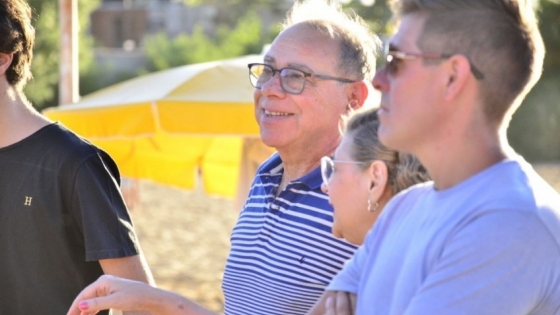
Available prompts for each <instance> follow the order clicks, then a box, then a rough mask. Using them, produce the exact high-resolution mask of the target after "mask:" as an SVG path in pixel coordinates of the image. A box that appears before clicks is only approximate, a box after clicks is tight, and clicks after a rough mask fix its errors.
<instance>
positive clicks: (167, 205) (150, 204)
mask: <svg viewBox="0 0 560 315" xmlns="http://www.w3.org/2000/svg"><path fill="white" fill-rule="evenodd" d="M535 169H536V170H537V171H538V172H539V173H540V174H541V175H542V176H543V177H544V178H545V179H546V180H547V181H548V182H549V183H550V184H551V185H553V186H554V187H555V188H556V190H557V191H559V192H560V163H557V164H552V163H551V164H538V165H536V166H535ZM233 208H234V201H233V200H228V199H220V198H215V197H209V196H207V195H205V194H204V193H203V192H202V191H200V190H195V191H184V190H179V189H175V188H170V187H164V186H160V185H156V184H153V183H150V182H140V203H139V205H138V206H137V207H135V208H134V210H133V211H132V218H133V221H134V224H135V227H136V231H137V233H138V238H139V239H140V242H141V245H142V248H143V250H144V254H145V255H146V258H147V260H148V263H149V264H150V267H151V269H152V272H153V274H154V277H155V279H156V282H157V283H158V285H159V286H160V287H161V288H164V289H168V290H173V291H176V292H178V293H181V294H183V295H185V296H187V297H189V298H191V299H193V300H195V301H197V302H199V303H201V304H203V305H205V306H206V307H208V308H209V309H211V310H214V311H217V312H222V311H223V296H222V291H221V287H220V285H221V280H222V275H223V269H224V265H225V260H226V257H227V252H228V250H229V234H230V231H231V229H232V227H233V225H234V223H235V220H236V218H237V215H238V213H237V211H236V210H235V209H233Z"/></svg>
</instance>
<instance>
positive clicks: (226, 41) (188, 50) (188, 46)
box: [145, 11, 265, 71]
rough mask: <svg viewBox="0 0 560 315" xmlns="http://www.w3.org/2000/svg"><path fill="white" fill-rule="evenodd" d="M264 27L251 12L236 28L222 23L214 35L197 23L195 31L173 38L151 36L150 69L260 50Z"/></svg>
mask: <svg viewBox="0 0 560 315" xmlns="http://www.w3.org/2000/svg"><path fill="white" fill-rule="evenodd" d="M261 29H262V27H261V20H260V19H259V18H258V16H257V15H256V14H255V13H254V12H252V11H250V12H248V13H246V14H245V15H244V16H243V17H242V18H241V19H240V20H239V22H238V23H237V25H236V26H235V27H234V28H233V29H231V28H230V27H228V26H227V25H225V24H222V25H219V26H218V27H217V30H216V32H215V35H214V36H213V37H209V36H208V35H207V34H205V33H204V30H203V29H202V27H201V26H196V27H195V29H194V32H193V33H192V34H181V35H179V36H176V37H175V38H171V39H170V38H169V37H168V36H167V35H166V34H164V33H159V34H157V35H155V36H151V37H148V38H146V40H145V51H146V54H147V57H148V60H149V63H148V71H154V70H162V69H167V68H171V67H176V66H181V65H186V64H192V63H199V62H205V61H212V60H219V59H225V58H231V57H237V56H241V55H245V54H251V53H260V52H261V50H262V46H263V45H264V44H265V42H264V41H263V36H262V32H261Z"/></svg>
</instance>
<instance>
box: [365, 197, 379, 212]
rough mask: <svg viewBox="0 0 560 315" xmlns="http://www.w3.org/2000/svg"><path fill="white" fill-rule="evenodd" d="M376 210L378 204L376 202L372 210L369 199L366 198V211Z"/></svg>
mask: <svg viewBox="0 0 560 315" xmlns="http://www.w3.org/2000/svg"><path fill="white" fill-rule="evenodd" d="M377 208H379V202H376V203H375V206H373V209H372V208H371V198H368V200H367V211H369V212H375V211H377Z"/></svg>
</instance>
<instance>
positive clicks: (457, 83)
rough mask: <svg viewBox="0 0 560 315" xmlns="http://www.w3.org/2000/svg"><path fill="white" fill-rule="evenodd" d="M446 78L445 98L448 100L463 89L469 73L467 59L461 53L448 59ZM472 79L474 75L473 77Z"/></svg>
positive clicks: (469, 67)
mask: <svg viewBox="0 0 560 315" xmlns="http://www.w3.org/2000/svg"><path fill="white" fill-rule="evenodd" d="M446 69H447V70H448V72H447V73H448V79H447V88H446V93H445V98H446V99H447V100H448V101H449V100H452V99H454V98H455V97H457V95H458V94H459V93H460V92H461V91H462V90H463V88H464V87H465V84H466V82H467V79H468V78H469V77H470V76H471V75H472V74H471V64H470V61H469V59H467V57H465V56H463V55H454V56H452V57H451V58H449V60H448V67H447V68H446ZM473 79H474V77H473Z"/></svg>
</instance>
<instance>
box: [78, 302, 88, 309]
mask: <svg viewBox="0 0 560 315" xmlns="http://www.w3.org/2000/svg"><path fill="white" fill-rule="evenodd" d="M78 306H79V307H80V309H82V310H87V309H88V308H89V306H88V304H87V302H80V304H79V305H78Z"/></svg>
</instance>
